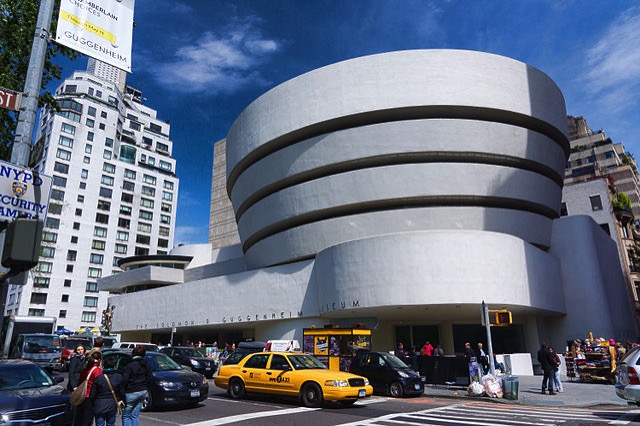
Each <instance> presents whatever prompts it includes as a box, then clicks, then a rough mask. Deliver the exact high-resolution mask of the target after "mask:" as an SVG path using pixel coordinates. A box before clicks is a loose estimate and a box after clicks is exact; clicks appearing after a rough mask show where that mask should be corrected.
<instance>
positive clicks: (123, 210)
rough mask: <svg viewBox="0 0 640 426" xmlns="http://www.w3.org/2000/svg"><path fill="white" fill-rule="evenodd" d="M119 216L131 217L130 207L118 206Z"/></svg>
mask: <svg viewBox="0 0 640 426" xmlns="http://www.w3.org/2000/svg"><path fill="white" fill-rule="evenodd" d="M120 214H122V215H125V216H131V206H120Z"/></svg>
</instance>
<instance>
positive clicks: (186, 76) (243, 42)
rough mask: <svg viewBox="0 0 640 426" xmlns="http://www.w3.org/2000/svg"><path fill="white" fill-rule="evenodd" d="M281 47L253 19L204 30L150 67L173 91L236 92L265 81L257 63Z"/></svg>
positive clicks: (156, 76)
mask: <svg viewBox="0 0 640 426" xmlns="http://www.w3.org/2000/svg"><path fill="white" fill-rule="evenodd" d="M279 48H280V44H279V42H278V41H276V40H270V39H266V38H264V37H262V35H261V33H260V31H258V30H257V29H256V28H255V27H254V25H253V23H252V22H245V23H236V24H235V26H234V28H233V30H231V31H227V32H222V33H216V32H205V33H203V34H202V35H201V36H200V37H199V39H198V40H196V41H195V42H194V43H191V44H188V45H184V46H182V47H180V48H178V49H177V50H176V51H175V52H174V54H173V56H172V57H171V58H170V59H169V60H167V61H165V62H160V63H155V64H154V65H153V66H152V67H150V68H149V70H150V71H151V72H153V73H154V77H155V78H156V79H157V80H158V81H159V82H160V83H161V84H163V85H166V86H170V87H171V88H172V90H174V91H175V90H179V91H182V92H187V93H193V92H202V91H204V92H208V93H233V92H234V91H236V90H237V89H239V88H241V87H244V86H245V85H247V84H249V83H252V84H255V83H256V82H258V83H260V82H262V81H263V78H262V77H261V76H260V73H259V71H258V66H259V65H260V64H261V63H263V62H264V61H265V60H267V59H268V57H269V55H270V54H272V53H274V52H276V51H278V49H279Z"/></svg>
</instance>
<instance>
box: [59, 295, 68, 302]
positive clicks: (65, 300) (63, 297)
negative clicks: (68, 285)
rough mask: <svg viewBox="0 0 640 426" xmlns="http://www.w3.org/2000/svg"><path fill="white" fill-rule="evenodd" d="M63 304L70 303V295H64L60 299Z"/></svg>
mask: <svg viewBox="0 0 640 426" xmlns="http://www.w3.org/2000/svg"><path fill="white" fill-rule="evenodd" d="M60 301H61V302H68V301H69V295H68V294H63V295H62V297H61V298H60Z"/></svg>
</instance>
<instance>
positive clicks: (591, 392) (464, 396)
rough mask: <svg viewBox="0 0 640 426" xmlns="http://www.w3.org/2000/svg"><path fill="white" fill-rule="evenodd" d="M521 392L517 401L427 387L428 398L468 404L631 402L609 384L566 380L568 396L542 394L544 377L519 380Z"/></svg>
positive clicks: (453, 388) (454, 388) (455, 388)
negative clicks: (483, 402)
mask: <svg viewBox="0 0 640 426" xmlns="http://www.w3.org/2000/svg"><path fill="white" fill-rule="evenodd" d="M518 381H519V392H518V394H519V395H518V399H517V400H509V399H506V398H489V397H488V396H481V397H478V396H469V395H468V393H467V388H466V386H465V387H462V386H446V385H429V384H427V385H425V390H424V394H425V396H433V397H442V398H456V399H460V400H464V401H491V402H496V403H504V404H520V405H538V406H567V407H595V406H615V407H618V408H619V407H620V406H624V407H626V406H627V402H626V401H625V400H623V399H620V398H618V396H617V395H616V391H615V387H614V386H613V385H607V384H596V383H583V382H579V381H569V380H566V379H565V380H562V385H563V387H564V392H562V393H556V394H555V395H548V394H546V395H543V394H542V392H541V391H542V376H518Z"/></svg>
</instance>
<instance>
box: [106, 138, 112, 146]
mask: <svg viewBox="0 0 640 426" xmlns="http://www.w3.org/2000/svg"><path fill="white" fill-rule="evenodd" d="M104 146H106V147H107V148H113V139H111V138H106V139H105V140H104Z"/></svg>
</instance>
